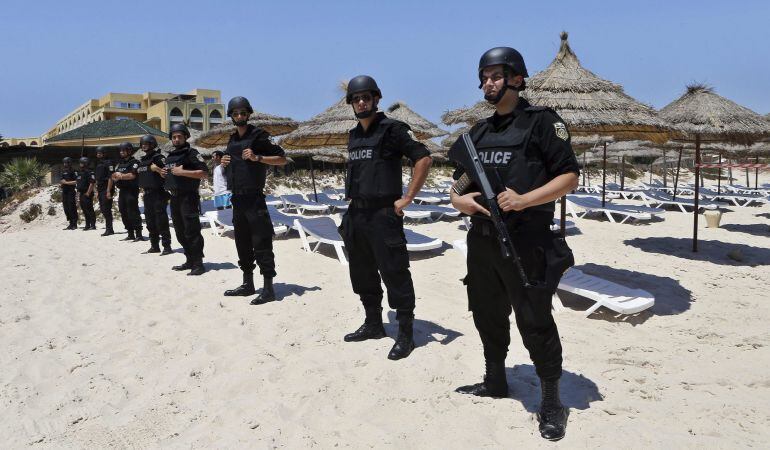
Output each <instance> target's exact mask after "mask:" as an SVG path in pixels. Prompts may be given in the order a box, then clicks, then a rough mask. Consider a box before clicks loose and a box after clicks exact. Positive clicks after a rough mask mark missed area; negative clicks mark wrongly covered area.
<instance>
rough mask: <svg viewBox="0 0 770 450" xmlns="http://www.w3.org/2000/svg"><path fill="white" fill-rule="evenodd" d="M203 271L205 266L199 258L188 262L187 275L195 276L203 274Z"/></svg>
mask: <svg viewBox="0 0 770 450" xmlns="http://www.w3.org/2000/svg"><path fill="white" fill-rule="evenodd" d="M205 272H206V268H205V267H203V260H202V259H200V258H199V259H196V260H195V261H193V262H192V263H191V264H190V273H188V274H187V275H192V276H197V275H203V274H204V273H205Z"/></svg>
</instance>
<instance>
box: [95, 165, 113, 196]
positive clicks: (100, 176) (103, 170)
mask: <svg viewBox="0 0 770 450" xmlns="http://www.w3.org/2000/svg"><path fill="white" fill-rule="evenodd" d="M114 171H115V165H114V163H113V162H112V161H111V160H109V159H107V158H102V159H100V160H97V163H96V170H95V171H94V175H95V176H96V188H97V189H99V190H100V191H103V190H105V189H107V183H108V182H109V181H110V175H112V172H114Z"/></svg>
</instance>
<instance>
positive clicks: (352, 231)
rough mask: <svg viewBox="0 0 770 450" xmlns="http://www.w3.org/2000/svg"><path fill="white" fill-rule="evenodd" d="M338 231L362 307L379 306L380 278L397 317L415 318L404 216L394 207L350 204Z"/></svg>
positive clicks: (352, 281) (351, 279) (380, 294)
mask: <svg viewBox="0 0 770 450" xmlns="http://www.w3.org/2000/svg"><path fill="white" fill-rule="evenodd" d="M353 203H355V201H354V202H353ZM391 205H392V203H391ZM339 231H340V234H341V235H342V238H343V240H344V242H345V248H346V249H347V252H348V257H349V266H348V267H349V269H350V281H351V283H352V285H353V292H355V293H356V294H358V295H359V296H360V298H361V303H363V306H364V309H368V308H373V307H374V308H379V307H380V306H381V304H382V293H383V292H382V286H381V285H380V280H382V282H384V283H385V288H386V289H387V291H388V305H390V307H391V308H392V309H395V310H396V317H397V319H399V320H400V319H402V318H411V317H414V307H415V295H414V285H413V283H412V275H411V273H410V272H409V254H408V253H407V250H406V237H405V236H404V219H403V217H400V216H399V215H398V214H396V212H395V210H394V209H393V206H387V207H381V208H356V207H354V205H353V204H351V207H350V208H349V209H348V211H347V212H346V213H345V215H344V216H342V224H341V225H340V227H339Z"/></svg>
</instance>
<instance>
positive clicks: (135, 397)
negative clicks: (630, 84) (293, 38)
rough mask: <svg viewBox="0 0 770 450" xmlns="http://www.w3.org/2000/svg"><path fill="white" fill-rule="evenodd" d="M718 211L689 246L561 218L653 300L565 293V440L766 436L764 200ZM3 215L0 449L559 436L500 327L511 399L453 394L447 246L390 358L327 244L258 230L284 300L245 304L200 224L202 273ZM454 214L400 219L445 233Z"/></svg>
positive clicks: (453, 290)
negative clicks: (542, 418)
mask: <svg viewBox="0 0 770 450" xmlns="http://www.w3.org/2000/svg"><path fill="white" fill-rule="evenodd" d="M725 209H726V210H728V211H727V212H726V213H725V215H724V216H723V217H722V227H721V228H718V229H711V228H705V220H703V218H702V217H701V221H700V230H699V234H700V239H701V241H700V250H701V251H700V252H698V253H692V252H691V251H690V246H691V241H690V238H691V233H692V215H691V214H682V213H679V212H668V213H667V214H666V216H665V220H664V221H658V222H654V223H649V224H645V223H640V224H637V225H627V224H623V225H620V224H611V223H609V222H607V221H599V220H591V219H586V220H578V221H577V224H578V226H579V227H580V233H578V234H573V235H571V236H570V237H569V238H568V242H569V244H570V245H571V247H572V248H573V250H574V252H575V255H576V260H577V267H578V268H581V269H582V270H583V271H585V272H587V273H591V274H596V275H600V276H602V277H605V278H607V279H610V280H612V281H615V282H618V283H621V284H625V285H627V286H629V287H633V288H642V289H645V290H647V291H649V292H650V293H652V294H654V296H655V298H656V304H655V306H654V307H653V308H652V309H651V310H648V311H645V312H642V313H640V314H637V315H635V316H631V317H629V316H620V317H616V316H615V315H614V314H612V313H611V312H609V311H607V310H603V309H600V310H599V311H598V312H597V313H595V314H593V315H591V316H590V317H588V318H586V317H584V314H583V313H582V311H584V310H585V309H587V308H588V307H589V306H590V305H591V304H592V302H590V301H588V300H586V299H583V298H580V297H576V296H574V295H569V294H562V295H561V297H562V299H563V301H564V304H565V306H566V309H565V310H564V311H562V312H559V313H558V314H556V321H557V323H558V326H559V331H560V334H561V337H562V340H563V347H564V375H563V377H562V383H561V386H562V396H563V401H564V403H565V405H566V406H568V407H569V408H570V417H569V425H568V428H567V437H566V438H565V440H564V441H562V443H561V444H560V445H561V446H568V447H569V448H574V447H589V446H590V447H604V448H650V447H656V448H663V447H665V448H704V447H706V448H715V447H719V448H742V447H765V446H767V442H768V441H770V431H768V430H769V429H770V406H769V405H770V372H768V367H770V327H769V326H768V318H770V303H769V302H768V301H767V299H768V292H767V290H768V285H770V239H768V237H769V236H770V207H768V206H764V207H749V208H736V207H731V206H725ZM4 219H5V220H4V222H5V228H10V229H6V231H5V233H3V234H0V242H2V252H0V264H2V265H1V266H0V267H2V279H3V281H4V283H3V290H4V292H3V294H2V295H1V296H0V298H2V300H0V341H1V342H2V344H3V350H4V351H3V352H2V353H1V354H0V367H2V371H0V416H1V417H2V418H3V426H2V427H0V442H3V443H4V444H3V447H4V448H24V447H27V446H34V447H36V448H37V447H40V448H106V447H119V448H123V447H160V446H170V447H193V448H211V447H216V448H225V447H229V448H233V447H245V446H249V447H254V448H274V447H282V448H307V447H318V448H331V447H347V448H369V447H375V448H407V447H409V448H442V449H444V448H458V449H461V448H462V449H465V448H503V447H506V448H511V447H520V448H539V447H548V448H554V447H553V444H551V443H548V442H546V441H544V440H543V439H541V438H540V436H539V433H538V432H537V422H536V419H535V416H534V413H535V411H536V410H537V407H538V403H539V395H540V394H539V383H538V380H537V377H536V376H535V374H534V369H533V366H532V363H531V361H530V360H529V357H528V355H527V353H526V351H525V350H524V348H523V347H522V345H521V339H520V338H519V336H518V333H517V332H516V329H515V326H514V327H513V330H512V344H511V348H510V352H509V356H508V359H507V362H506V365H507V373H508V382H509V384H510V386H511V394H510V396H509V398H506V399H499V400H493V399H479V398H474V397H469V396H464V395H461V394H456V393H454V392H453V391H454V389H455V388H456V387H458V386H460V385H464V384H469V383H475V382H478V381H480V379H481V377H482V375H483V368H484V361H483V356H482V353H481V344H480V341H479V338H478V335H477V333H476V331H475V329H474V327H473V323H472V320H471V316H470V313H469V312H468V311H467V300H466V296H465V290H464V287H463V285H462V283H461V282H460V279H461V278H462V277H463V276H464V275H465V262H464V259H463V257H462V255H461V254H460V253H459V252H457V251H455V250H453V249H451V248H450V247H449V245H445V246H444V248H443V249H442V250H441V251H433V252H426V253H425V254H421V255H414V254H412V262H411V268H412V275H413V279H414V284H415V288H416V293H417V310H416V316H417V320H416V322H415V324H416V332H415V340H416V342H417V345H418V347H417V349H416V350H415V351H414V352H413V354H412V355H411V356H410V357H409V358H407V359H405V360H401V361H397V362H394V361H389V360H388V359H387V358H386V355H387V352H388V350H389V349H390V347H391V346H392V344H393V339H392V338H393V337H394V336H395V334H396V332H397V324H396V323H395V317H394V313H393V312H387V314H386V316H385V317H386V319H385V320H386V331H387V333H388V335H389V336H390V337H389V338H387V339H381V340H376V341H367V342H362V343H345V342H343V341H342V336H343V335H344V334H345V333H348V332H350V331H352V330H355V329H356V328H357V327H358V326H359V325H360V323H361V321H362V310H361V307H360V305H359V301H358V299H357V298H356V296H355V295H354V294H353V293H352V291H351V287H350V280H349V278H348V274H347V268H346V267H345V266H342V265H341V264H340V263H339V262H338V261H337V260H336V258H335V257H334V252H333V250H331V249H329V248H326V249H322V251H321V253H316V254H308V253H305V252H304V251H303V250H302V246H301V243H300V240H299V239H298V238H297V237H296V234H292V235H290V237H288V238H278V239H276V241H275V253H276V261H277V271H278V277H277V278H276V283H277V284H276V290H277V293H278V294H279V295H280V296H282V297H283V300H282V301H280V302H274V303H270V304H266V305H262V306H249V304H248V301H249V298H241V297H237V298H232V297H224V296H222V292H223V291H224V290H225V289H228V288H232V287H234V286H236V285H238V284H239V283H240V271H239V270H238V268H237V266H236V260H237V257H236V254H235V246H234V243H233V241H232V239H231V238H229V237H226V236H225V237H215V236H213V235H212V234H211V233H210V232H209V231H208V230H207V229H204V236H205V240H206V247H205V253H206V258H205V263H206V267H207V269H208V272H207V273H206V274H205V275H203V276H200V277H188V276H186V275H185V274H184V273H179V272H173V271H171V270H170V267H171V266H172V265H175V264H179V263H181V262H182V261H183V256H182V254H181V253H176V254H174V255H169V256H165V257H159V256H157V255H145V254H140V253H141V252H142V251H144V250H146V249H147V248H148V247H149V243H148V242H145V243H127V242H119V239H121V238H122V237H124V236H125V235H124V234H123V233H119V234H117V235H115V236H111V237H104V238H102V237H100V236H99V234H100V233H101V230H102V228H103V224H99V229H100V230H99V231H91V232H83V231H71V232H69V231H61V228H62V227H63V226H64V225H65V224H64V219H63V215H62V214H61V212H59V214H58V215H57V216H51V217H47V218H45V220H44V221H43V220H42V219H41V222H40V223H36V224H35V225H34V226H32V225H30V226H25V227H24V228H27V229H21V227H20V226H14V224H18V222H13V223H11V222H12V221H11V219H9V218H4ZM461 224H462V222H461V221H452V222H445V221H442V222H438V223H431V224H419V225H409V226H410V227H413V228H414V229H415V230H417V231H419V232H421V233H423V234H427V235H430V236H435V237H438V238H440V239H442V240H443V241H445V242H447V243H451V242H452V241H453V240H455V239H461V238H462V237H463V236H464V234H465V231H464V230H463V229H462V227H461ZM116 229H117V230H119V231H122V229H123V228H122V225H120V224H116ZM174 246H175V248H178V245H177V244H176V241H174ZM736 250H737V251H739V253H740V255H738V254H736V253H735V251H736ZM728 253H729V254H731V255H732V257H734V258H736V259H738V260H736V259H732V258H731V257H730V256H728ZM386 311H387V308H386ZM565 448H566V447H565Z"/></svg>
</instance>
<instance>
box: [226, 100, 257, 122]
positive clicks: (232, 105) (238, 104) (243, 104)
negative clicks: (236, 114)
mask: <svg viewBox="0 0 770 450" xmlns="http://www.w3.org/2000/svg"><path fill="white" fill-rule="evenodd" d="M238 108H241V109H245V110H246V111H248V112H249V115H252V114H253V113H254V109H253V108H252V107H251V103H249V100H248V99H247V98H246V97H233V98H231V99H230V101H229V102H227V116H228V117H230V115H231V114H232V113H233V110H235V109H238Z"/></svg>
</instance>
